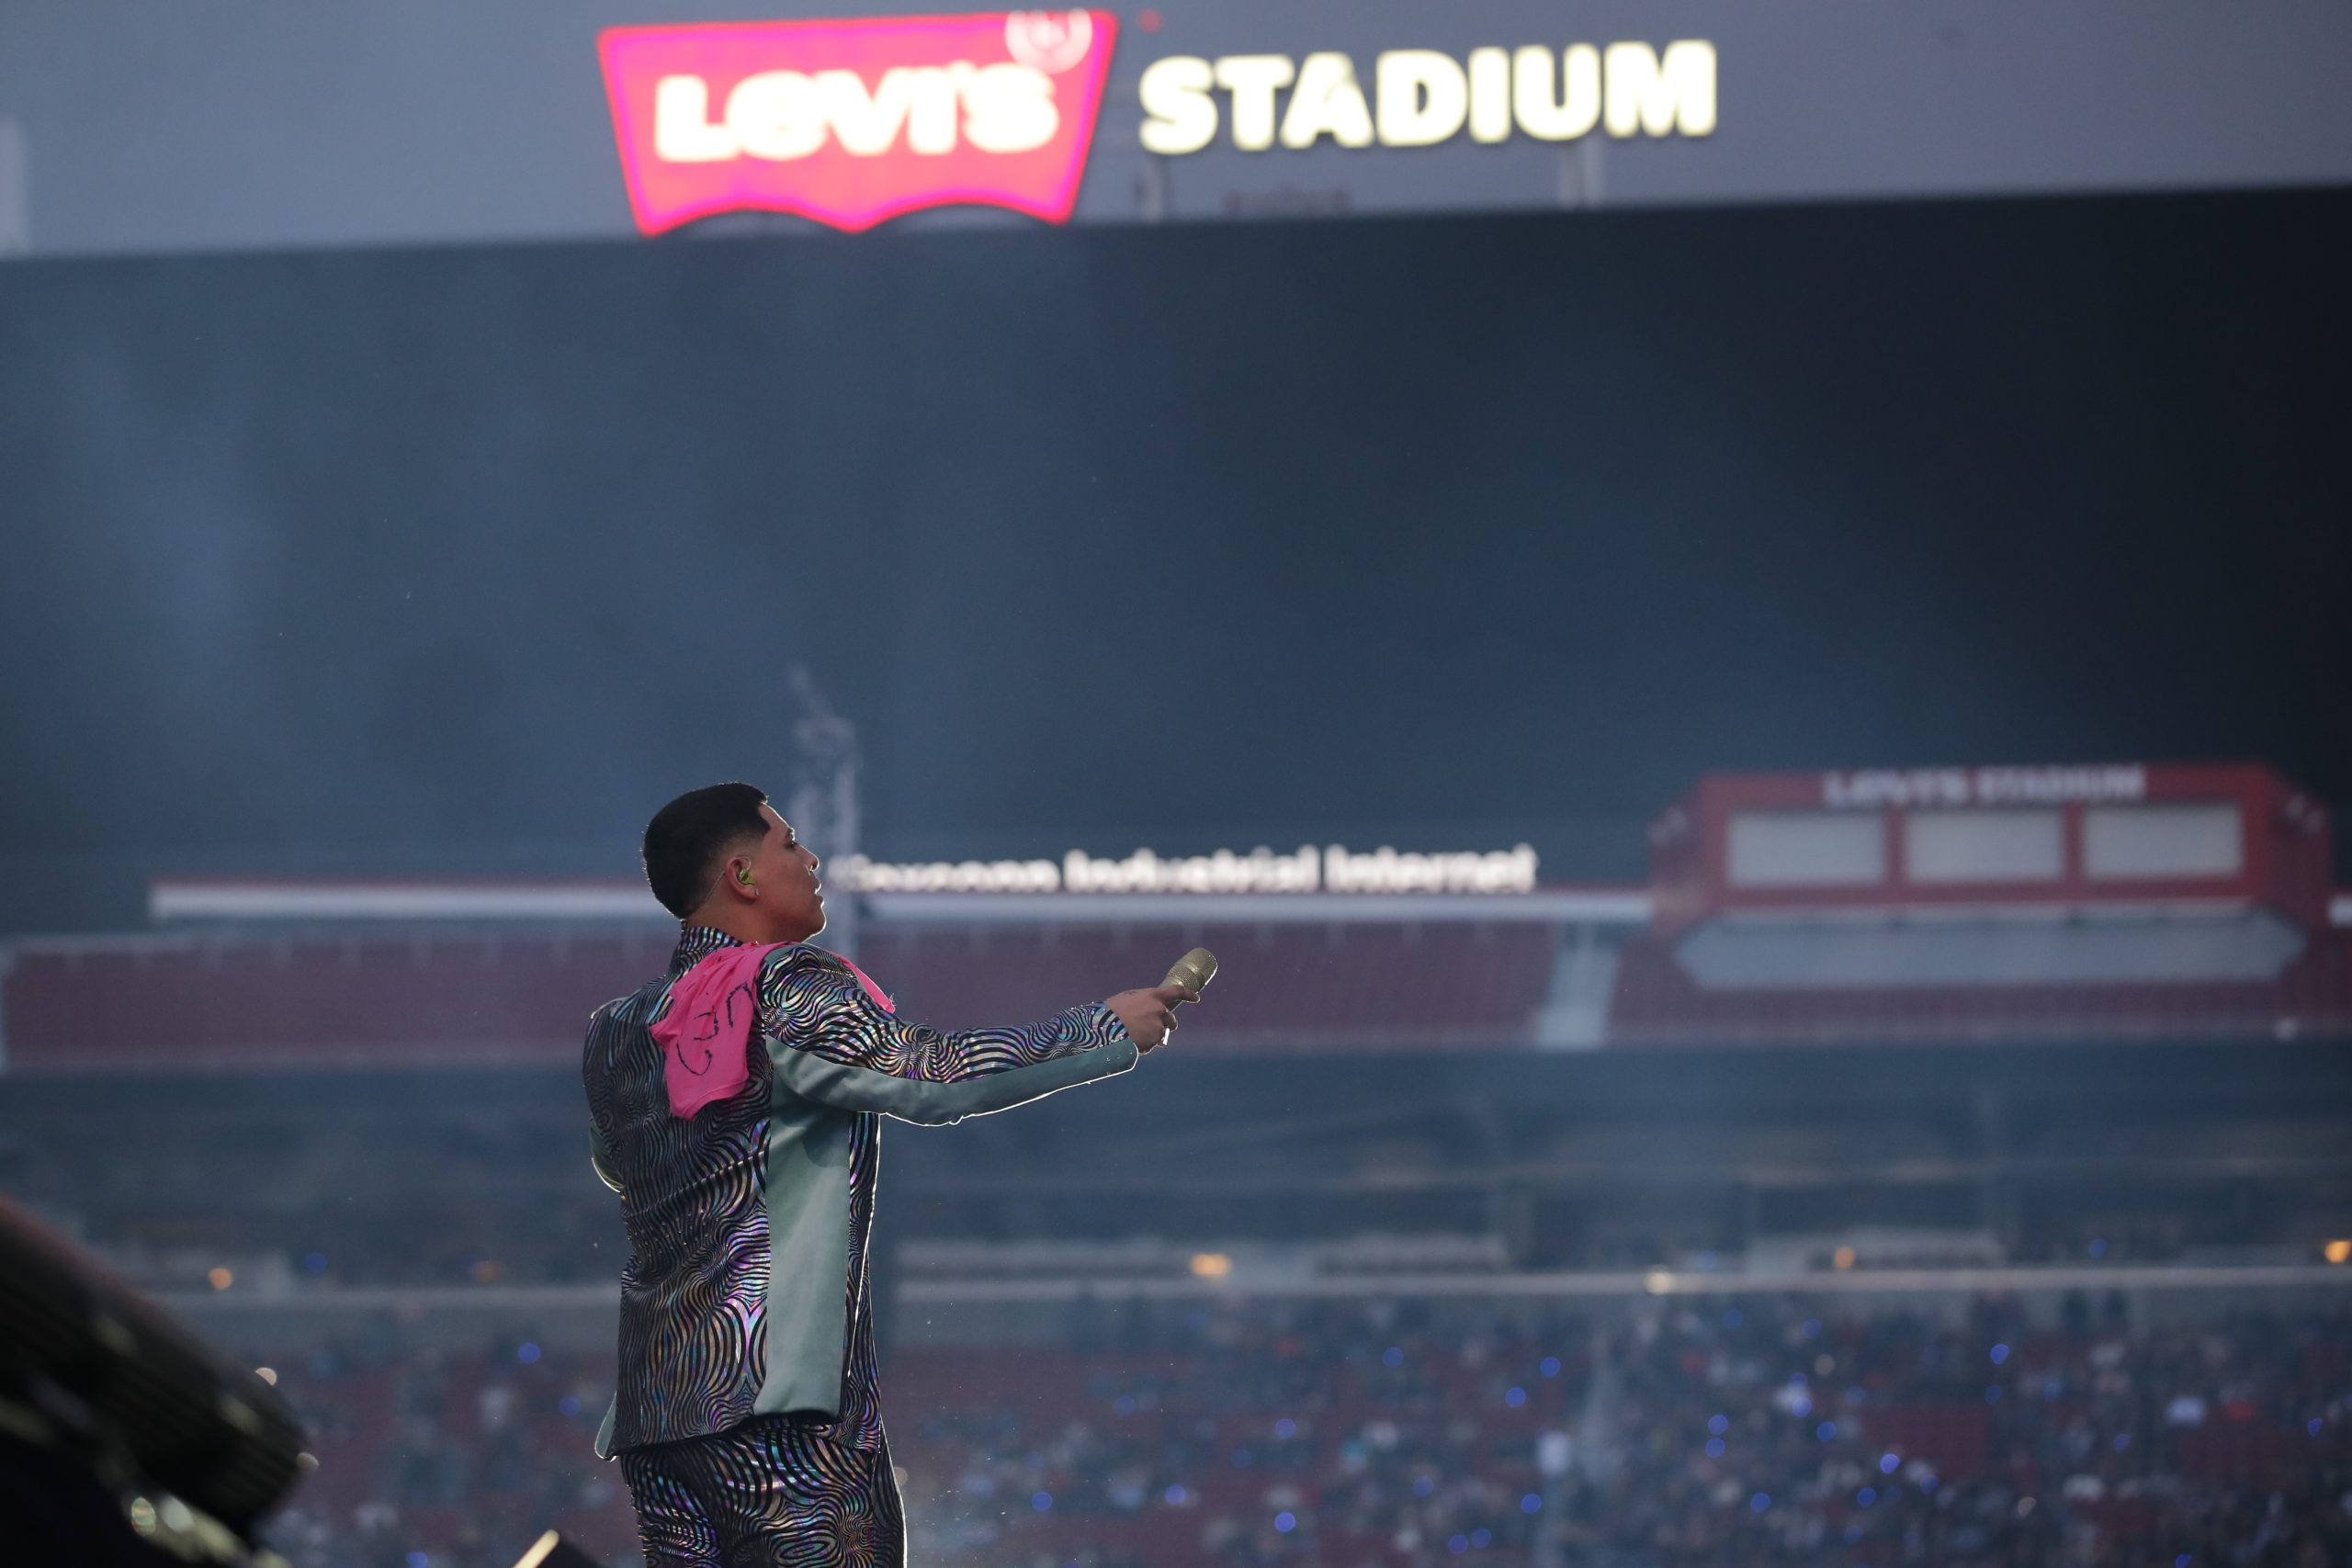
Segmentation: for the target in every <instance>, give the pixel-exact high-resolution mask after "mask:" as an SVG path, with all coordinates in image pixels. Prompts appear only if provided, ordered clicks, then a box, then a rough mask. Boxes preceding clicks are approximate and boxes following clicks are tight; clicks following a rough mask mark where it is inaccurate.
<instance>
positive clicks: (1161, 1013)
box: [1103, 947, 1216, 1055]
mask: <svg viewBox="0 0 2352 1568" xmlns="http://www.w3.org/2000/svg"><path fill="white" fill-rule="evenodd" d="M1215 976H1216V954H1215V953H1211V952H1210V951H1209V950H1208V949H1207V948H1205V947H1196V948H1194V949H1193V951H1192V952H1190V953H1186V954H1184V956H1183V957H1182V958H1180V959H1178V960H1177V961H1176V964H1175V966H1174V967H1173V968H1171V969H1170V970H1169V971H1168V977H1167V978H1166V979H1164V980H1162V981H1160V983H1159V985H1157V986H1152V987H1147V988H1145V989H1142V990H1137V991H1121V992H1120V993H1119V994H1118V995H1117V996H1115V997H1112V998H1109V999H1108V1000H1106V1001H1105V1002H1103V1006H1104V1007H1106V1008H1109V1009H1110V1010H1111V1011H1112V1013H1113V1014H1114V1016H1116V1017H1117V1019H1118V1021H1119V1022H1120V1023H1121V1024H1122V1025H1124V1026H1125V1029H1126V1032H1127V1033H1128V1034H1129V1035H1131V1036H1133V1037H1134V1039H1135V1043H1136V1050H1137V1051H1139V1052H1141V1053H1143V1054H1144V1055H1150V1054H1151V1052H1152V1051H1153V1049H1154V1048H1155V1047H1157V1046H1158V1045H1159V1043H1161V1042H1163V1041H1165V1040H1166V1039H1167V1038H1168V1037H1169V1035H1170V1034H1172V1033H1174V1032H1175V1030H1176V1010H1177V1008H1178V1007H1180V1006H1181V1005H1182V1004H1183V1003H1185V1002H1196V1001H1199V1000H1200V999H1201V991H1202V988H1203V987H1205V986H1207V985H1208V983H1209V981H1210V980H1211V979H1212V978H1214V977H1215Z"/></svg>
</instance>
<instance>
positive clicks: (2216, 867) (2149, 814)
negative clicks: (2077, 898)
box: [2083, 802, 2245, 879]
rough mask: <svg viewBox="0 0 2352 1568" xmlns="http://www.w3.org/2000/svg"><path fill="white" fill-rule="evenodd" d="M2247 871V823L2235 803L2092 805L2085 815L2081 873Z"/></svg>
mask: <svg viewBox="0 0 2352 1568" xmlns="http://www.w3.org/2000/svg"><path fill="white" fill-rule="evenodd" d="M2244 869H2245V823H2244V819H2243V814H2242V813H2241V812H2240V811H2239V809H2238V807H2235V806H2233V805H2230V804H2227V803H2218V802H2217V803H2215V804H2212V805H2197V806H2094V807H2089V808H2088V809H2086V811H2085V812H2084V813H2083V870H2084V873H2085V874H2087V875H2089V876H2092V877H2094V878H2101V879H2105V878H2115V879H2123V878H2138V877H2163V876H2234V875H2236V874H2238V873H2239V872H2240V871H2242V870H2244Z"/></svg>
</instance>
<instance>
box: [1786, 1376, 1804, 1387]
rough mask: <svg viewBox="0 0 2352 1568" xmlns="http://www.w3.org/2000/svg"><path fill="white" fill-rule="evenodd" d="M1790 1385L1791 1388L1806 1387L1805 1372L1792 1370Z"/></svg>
mask: <svg viewBox="0 0 2352 1568" xmlns="http://www.w3.org/2000/svg"><path fill="white" fill-rule="evenodd" d="M1789 1386H1790V1387H1791V1388H1803V1387H1804V1386H1805V1376H1804V1373H1803V1372H1791V1373H1790V1374H1789Z"/></svg>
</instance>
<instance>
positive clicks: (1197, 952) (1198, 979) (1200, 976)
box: [1159, 947, 1216, 1007]
mask: <svg viewBox="0 0 2352 1568" xmlns="http://www.w3.org/2000/svg"><path fill="white" fill-rule="evenodd" d="M1214 979H1216V953H1211V952H1210V951H1209V950H1208V949H1207V948H1205V947H1196V948H1194V949H1193V951H1192V952H1190V953H1186V954H1184V956H1183V957H1182V958H1180V959H1178V960H1177V961H1176V963H1175V964H1174V966H1172V967H1171V968H1170V970H1169V971H1168V978H1166V979H1165V980H1162V981H1160V982H1159V983H1160V984H1161V985H1163V986H1182V987H1184V988H1185V989H1186V990H1188V991H1204V990H1206V989H1207V988H1208V984H1209V982H1210V981H1211V980H1214ZM1182 1005H1183V1004H1182V1002H1179V1003H1178V1004H1177V1006H1179V1007H1182Z"/></svg>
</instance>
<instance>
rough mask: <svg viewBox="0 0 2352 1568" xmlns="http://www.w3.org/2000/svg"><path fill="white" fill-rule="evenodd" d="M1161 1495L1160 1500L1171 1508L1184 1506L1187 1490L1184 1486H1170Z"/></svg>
mask: <svg viewBox="0 0 2352 1568" xmlns="http://www.w3.org/2000/svg"><path fill="white" fill-rule="evenodd" d="M1159 1496H1160V1500H1161V1501H1162V1502H1165V1503H1166V1504H1167V1505H1168V1506H1170V1507H1171V1508H1181V1507H1182V1506H1184V1497H1185V1492H1184V1489H1183V1488H1182V1486H1170V1488H1169V1489H1168V1490H1167V1491H1165V1492H1162V1493H1161V1494H1160V1495H1159Z"/></svg>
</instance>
